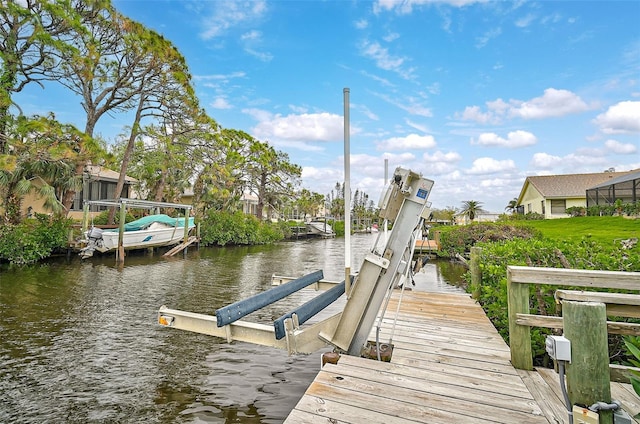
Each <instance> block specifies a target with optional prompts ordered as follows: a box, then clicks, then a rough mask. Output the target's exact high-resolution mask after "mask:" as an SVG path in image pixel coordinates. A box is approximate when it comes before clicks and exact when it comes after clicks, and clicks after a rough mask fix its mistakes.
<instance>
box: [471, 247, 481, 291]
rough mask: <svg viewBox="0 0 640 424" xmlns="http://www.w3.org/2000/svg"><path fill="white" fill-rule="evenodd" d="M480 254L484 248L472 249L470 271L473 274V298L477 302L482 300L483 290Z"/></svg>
mask: <svg viewBox="0 0 640 424" xmlns="http://www.w3.org/2000/svg"><path fill="white" fill-rule="evenodd" d="M480 252H482V248H480V247H476V246H474V247H472V248H471V253H470V255H469V256H470V258H471V260H470V262H469V271H470V272H471V286H472V287H473V288H474V289H473V293H472V296H473V298H474V299H475V300H478V299H480V293H481V290H482V271H481V270H480Z"/></svg>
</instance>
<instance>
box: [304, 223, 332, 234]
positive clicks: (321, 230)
mask: <svg viewBox="0 0 640 424" xmlns="http://www.w3.org/2000/svg"><path fill="white" fill-rule="evenodd" d="M306 226H307V233H308V234H310V235H315V236H321V237H334V236H335V235H336V233H335V232H334V231H333V228H332V227H331V225H329V224H327V223H326V222H324V221H311V222H307V224H306Z"/></svg>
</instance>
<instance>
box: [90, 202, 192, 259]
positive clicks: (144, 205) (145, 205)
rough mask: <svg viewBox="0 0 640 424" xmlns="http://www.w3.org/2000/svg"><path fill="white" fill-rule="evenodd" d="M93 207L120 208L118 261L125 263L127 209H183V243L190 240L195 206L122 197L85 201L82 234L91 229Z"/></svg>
mask: <svg viewBox="0 0 640 424" xmlns="http://www.w3.org/2000/svg"><path fill="white" fill-rule="evenodd" d="M91 206H108V207H114V208H118V209H119V212H120V226H119V231H120V234H119V235H118V248H117V249H116V261H117V262H123V261H124V247H123V234H124V224H125V217H126V215H127V208H128V207H129V208H138V209H159V208H173V209H182V210H184V219H185V225H184V241H183V243H187V240H188V238H189V226H188V225H187V222H188V220H189V213H190V211H191V209H193V206H191V205H184V204H180V203H168V202H154V201H150V200H141V199H130V198H126V197H121V198H119V199H105V200H85V201H84V204H83V217H82V234H85V233H86V231H87V229H88V228H89V209H90V208H91Z"/></svg>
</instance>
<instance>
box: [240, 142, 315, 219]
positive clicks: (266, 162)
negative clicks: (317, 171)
mask: <svg viewBox="0 0 640 424" xmlns="http://www.w3.org/2000/svg"><path fill="white" fill-rule="evenodd" d="M247 170H248V175H247V176H248V180H247V183H248V186H249V189H250V191H252V192H254V193H256V194H257V196H258V205H257V207H256V216H257V217H258V218H259V219H262V216H263V215H262V211H263V209H264V206H265V204H269V205H271V206H274V207H275V206H277V205H278V204H280V203H281V202H283V201H284V200H286V199H291V198H293V197H294V193H295V187H296V186H297V185H298V179H299V178H300V175H301V174H302V168H300V166H298V165H295V164H292V163H291V162H290V160H289V155H287V154H286V153H284V152H281V151H276V150H275V149H274V148H273V147H271V146H270V145H269V144H267V143H263V142H260V141H258V140H255V139H253V138H251V139H250V147H249V158H248V161H247ZM269 211H271V208H270V209H269ZM269 213H270V212H269Z"/></svg>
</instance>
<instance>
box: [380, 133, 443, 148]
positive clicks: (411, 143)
mask: <svg viewBox="0 0 640 424" xmlns="http://www.w3.org/2000/svg"><path fill="white" fill-rule="evenodd" d="M435 146H436V141H435V139H434V138H433V136H431V135H418V134H409V135H408V136H406V137H392V138H389V139H387V140H384V141H382V142H380V143H378V144H377V146H376V149H377V150H408V149H431V148H433V147H435Z"/></svg>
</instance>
